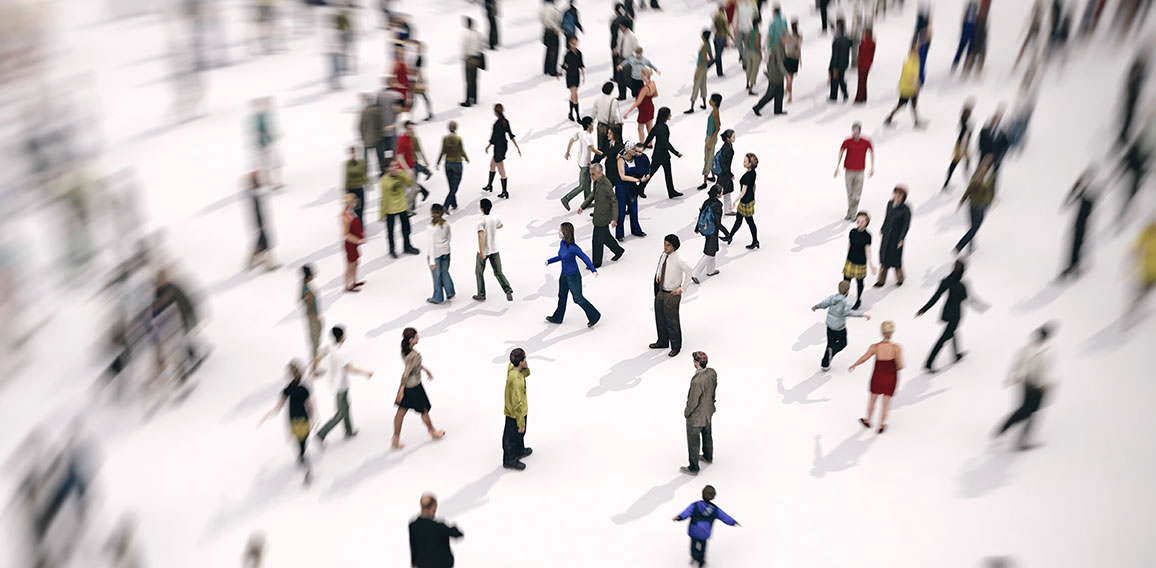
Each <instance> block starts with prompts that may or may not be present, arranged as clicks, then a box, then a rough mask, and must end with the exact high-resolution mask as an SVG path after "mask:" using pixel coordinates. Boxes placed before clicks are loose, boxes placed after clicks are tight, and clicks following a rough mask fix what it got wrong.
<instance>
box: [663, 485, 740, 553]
mask: <svg viewBox="0 0 1156 568" xmlns="http://www.w3.org/2000/svg"><path fill="white" fill-rule="evenodd" d="M714 496H715V491H714V487H713V486H711V485H707V486H706V487H703V488H702V501H695V502H694V503H691V504H690V506H689V507H687V508H686V510H685V511H683V512H681V513H679V514H678V516H676V517H674V520H675V522H678V521H682V520H686V519H690V528H689V529H687V534H689V535H690V558H691V560H692V562H697V563H698V565H699V566H700V567H701V566H703V565H704V564H706V541H707V539H709V538H710V530H711V527H712V526H713V525H714V522H715V519H718V520H720V521H722V522H724V523H726V524H728V525H730V526H732V527H741V526H742V525H740V524H739V522H738V521H736V520H734V519H732V518H731V516H730V515H728V514H726V513H725V512H723V510H722V509H719V508H718V506H717V505H715V504H714V503H713V502H712V501H713V500H714Z"/></svg>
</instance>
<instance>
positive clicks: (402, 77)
mask: <svg viewBox="0 0 1156 568" xmlns="http://www.w3.org/2000/svg"><path fill="white" fill-rule="evenodd" d="M393 75H394V77H397V82H398V83H400V84H401V88H399V89H397V92H398V93H400V94H401V102H402V104H403V105H405V106H409V92H410V89H411V86H410V81H409V67H408V66H407V65H406V64H405V61H398V62H396V63H394V64H393Z"/></svg>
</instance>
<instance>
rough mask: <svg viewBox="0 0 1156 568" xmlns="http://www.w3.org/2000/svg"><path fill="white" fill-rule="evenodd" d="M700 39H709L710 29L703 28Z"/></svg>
mask: <svg viewBox="0 0 1156 568" xmlns="http://www.w3.org/2000/svg"><path fill="white" fill-rule="evenodd" d="M702 40H703V41H708V40H710V30H703V31H702Z"/></svg>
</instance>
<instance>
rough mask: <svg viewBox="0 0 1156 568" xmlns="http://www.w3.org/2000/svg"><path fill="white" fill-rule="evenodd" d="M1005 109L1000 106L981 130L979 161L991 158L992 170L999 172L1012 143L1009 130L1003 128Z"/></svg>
mask: <svg viewBox="0 0 1156 568" xmlns="http://www.w3.org/2000/svg"><path fill="white" fill-rule="evenodd" d="M1003 112H1004V107H1003V105H1000V106H999V108H997V109H996V111H995V114H992V115H991V118H989V119H988V120H987V124H984V125H983V128H981V129H980V130H979V160H980V161H981V162H982V161H983V159H984V158H985V157H988V156H991V169H992V170H994V171H999V167H1000V165H1001V164H1002V163H1003V158H1004V156H1006V155H1007V151H1008V148H1009V147H1010V144H1011V143H1010V141H1009V140H1008V133H1007V129H1005V128H1004V127H1003Z"/></svg>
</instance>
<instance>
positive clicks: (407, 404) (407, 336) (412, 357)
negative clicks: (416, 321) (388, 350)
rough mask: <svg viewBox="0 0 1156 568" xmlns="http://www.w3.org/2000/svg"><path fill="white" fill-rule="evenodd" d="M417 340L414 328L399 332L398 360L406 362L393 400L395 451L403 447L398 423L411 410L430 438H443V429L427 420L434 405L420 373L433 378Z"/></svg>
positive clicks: (399, 423) (444, 432)
mask: <svg viewBox="0 0 1156 568" xmlns="http://www.w3.org/2000/svg"><path fill="white" fill-rule="evenodd" d="M417 340H418V337H417V330H416V329H414V328H412V327H407V328H405V329H404V330H402V332H401V357H402V359H404V360H405V370H403V371H402V372H401V385H399V386H398V387H397V399H396V400H395V401H394V404H396V405H397V414H395V415H394V416H393V441H392V443H391V444H390V447H391V448H393V449H395V450H400V449H402V448H404V447H405V444H402V443H401V423H402V421H403V420H405V413H406V412H408V411H410V410H413V411H414V412H417V413H420V414H421V421H422V422H424V423H425V427H426V430H427V431H428V432H429V435H430V437H432V438H433V439H435V440H437V439H440V438H441V437H442V436H445V435H446V431H445V430H438V429H435V428H434V425H433V422H432V421H430V418H429V411H430V408H432V406H433V405H431V404H430V402H429V397H427V396H426V394H425V388H424V387H422V386H421V372H422V371H425V375H426V378H428V379H429V380H431V381H432V380H433V378H434V377H433V373H431V372H430V371H429V369H427V368H425V366H424V365H422V364H421V353H418V352H417V350H415V349H414V346H415V345H417Z"/></svg>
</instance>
